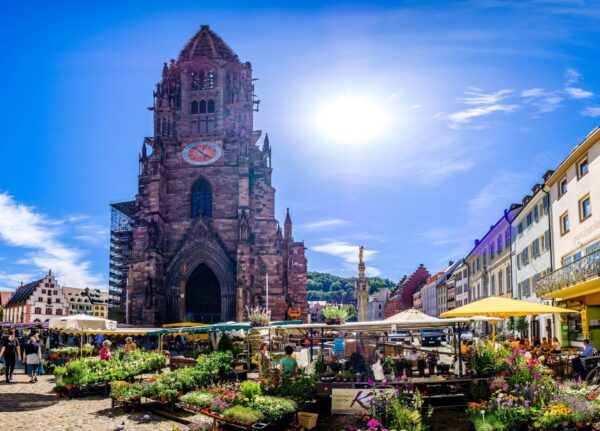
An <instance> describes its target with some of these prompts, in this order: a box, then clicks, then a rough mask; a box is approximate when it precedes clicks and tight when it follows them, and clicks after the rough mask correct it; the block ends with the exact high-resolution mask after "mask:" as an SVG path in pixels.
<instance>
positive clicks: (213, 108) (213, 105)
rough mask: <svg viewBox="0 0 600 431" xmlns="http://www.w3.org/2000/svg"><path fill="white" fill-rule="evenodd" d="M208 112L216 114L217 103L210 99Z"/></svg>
mask: <svg viewBox="0 0 600 431" xmlns="http://www.w3.org/2000/svg"><path fill="white" fill-rule="evenodd" d="M207 110H208V113H209V114H212V113H213V112H215V101H214V100H212V99H210V100H209V101H208V106H207Z"/></svg>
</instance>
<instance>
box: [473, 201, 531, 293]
mask: <svg viewBox="0 0 600 431" xmlns="http://www.w3.org/2000/svg"><path fill="white" fill-rule="evenodd" d="M520 211H521V204H512V205H511V206H510V208H509V209H507V210H505V211H504V215H503V216H502V217H501V218H500V219H499V220H498V221H497V222H496V224H494V225H493V226H491V227H490V230H489V231H488V232H487V233H486V234H485V235H484V236H483V238H482V239H481V240H475V247H474V248H473V250H471V252H470V253H469V254H468V255H467V257H466V258H465V260H466V262H467V265H468V267H469V271H468V272H469V274H470V279H469V285H470V286H469V289H470V291H471V301H477V300H479V299H483V298H487V297H488V296H506V297H511V296H512V277H511V263H510V254H511V224H512V222H513V220H514V218H515V217H516V216H517V214H519V212H520Z"/></svg>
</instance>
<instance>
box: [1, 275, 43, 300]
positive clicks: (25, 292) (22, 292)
mask: <svg viewBox="0 0 600 431" xmlns="http://www.w3.org/2000/svg"><path fill="white" fill-rule="evenodd" d="M43 280H44V279H43V278H40V279H39V280H36V281H32V282H31V283H28V284H25V285H23V286H20V287H19V288H18V289H17V290H16V291H15V294H14V295H13V296H12V297H11V298H10V299H9V300H8V304H6V305H7V306H10V305H21V304H25V301H27V298H29V296H30V295H31V294H32V293H33V291H34V290H35V288H36V287H38V286H39V284H40V283H41V282H42V281H43Z"/></svg>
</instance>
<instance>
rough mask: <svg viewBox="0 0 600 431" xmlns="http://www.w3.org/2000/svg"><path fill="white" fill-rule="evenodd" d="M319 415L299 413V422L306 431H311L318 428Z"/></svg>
mask: <svg viewBox="0 0 600 431" xmlns="http://www.w3.org/2000/svg"><path fill="white" fill-rule="evenodd" d="M318 418H319V415H318V414H317V413H309V412H298V422H300V425H302V427H303V428H304V429H307V430H311V429H313V428H315V427H316V426H317V419H318Z"/></svg>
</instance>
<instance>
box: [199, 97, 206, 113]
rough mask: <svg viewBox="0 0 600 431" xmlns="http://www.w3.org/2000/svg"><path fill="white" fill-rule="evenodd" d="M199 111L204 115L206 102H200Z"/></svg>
mask: <svg viewBox="0 0 600 431" xmlns="http://www.w3.org/2000/svg"><path fill="white" fill-rule="evenodd" d="M199 110H200V113H201V114H206V100H201V101H200V105H199Z"/></svg>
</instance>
